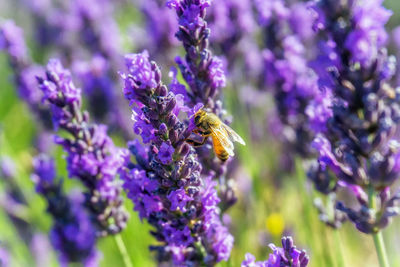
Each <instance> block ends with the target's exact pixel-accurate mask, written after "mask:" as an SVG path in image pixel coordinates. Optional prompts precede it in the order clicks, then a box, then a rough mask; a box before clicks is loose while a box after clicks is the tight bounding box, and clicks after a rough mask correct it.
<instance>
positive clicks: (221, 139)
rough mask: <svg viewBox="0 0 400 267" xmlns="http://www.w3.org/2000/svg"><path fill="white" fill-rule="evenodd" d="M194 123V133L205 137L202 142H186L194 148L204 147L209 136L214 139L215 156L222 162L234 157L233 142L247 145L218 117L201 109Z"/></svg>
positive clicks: (195, 116) (190, 140)
mask: <svg viewBox="0 0 400 267" xmlns="http://www.w3.org/2000/svg"><path fill="white" fill-rule="evenodd" d="M194 123H195V125H196V129H194V130H193V132H194V133H196V134H199V135H200V136H202V137H203V140H202V141H201V142H197V141H195V140H192V139H187V140H186V142H188V143H189V144H192V145H193V146H201V145H203V144H204V143H205V142H206V141H207V138H208V137H209V136H211V138H212V143H213V148H214V152H215V155H216V156H217V157H218V158H219V159H220V160H221V161H226V160H227V159H228V158H229V156H234V155H235V153H234V152H233V149H234V146H233V142H238V143H240V144H242V145H246V143H245V142H244V141H243V139H242V138H241V137H240V136H239V135H238V134H237V133H236V132H235V131H234V130H233V129H232V128H231V127H229V126H228V125H226V124H225V123H223V122H222V121H221V119H220V118H218V116H217V115H215V114H214V113H211V112H207V111H205V110H203V109H200V110H199V111H197V112H196V114H195V115H194Z"/></svg>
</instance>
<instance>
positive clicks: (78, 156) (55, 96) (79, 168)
mask: <svg viewBox="0 0 400 267" xmlns="http://www.w3.org/2000/svg"><path fill="white" fill-rule="evenodd" d="M37 79H38V82H39V87H40V89H41V90H42V91H43V93H44V95H45V97H44V99H45V100H46V101H47V102H48V103H49V104H50V107H51V111H52V115H53V123H54V128H55V130H59V129H62V130H64V131H66V132H67V133H68V134H69V136H68V137H65V138H63V137H61V136H58V137H56V138H55V142H56V143H57V144H59V145H61V146H62V147H63V148H64V150H65V151H66V152H67V169H68V173H69V176H70V177H71V178H77V179H79V180H80V181H81V182H82V183H83V184H84V186H85V187H86V190H87V191H86V193H85V197H86V199H85V205H86V207H87V208H88V209H89V210H90V213H91V214H92V216H93V221H94V223H95V225H96V226H97V229H98V234H99V235H101V236H105V235H108V234H116V233H119V232H120V231H122V229H124V228H125V226H126V221H127V219H128V215H127V213H126V211H125V210H124V207H123V198H122V196H121V190H122V189H121V185H120V183H119V181H117V180H116V175H117V172H118V170H119V168H120V167H121V166H122V164H123V158H124V155H125V154H126V153H127V152H126V151H125V150H124V149H120V148H117V147H115V146H114V144H113V141H112V140H111V138H110V137H109V136H107V127H106V126H105V125H97V124H91V123H90V121H89V114H88V113H87V112H82V111H81V94H80V93H81V91H80V89H79V88H76V87H75V86H74V84H73V82H72V77H71V74H70V72H69V71H68V70H66V69H64V68H63V66H62V65H61V63H60V62H59V61H58V60H55V59H52V60H50V61H49V63H48V65H47V71H46V77H38V78H37Z"/></svg>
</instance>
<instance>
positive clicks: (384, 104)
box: [312, 0, 400, 234]
mask: <svg viewBox="0 0 400 267" xmlns="http://www.w3.org/2000/svg"><path fill="white" fill-rule="evenodd" d="M312 8H313V9H314V10H315V11H316V12H315V14H316V21H315V25H314V28H315V29H317V30H318V33H319V34H318V36H319V37H320V40H319V41H320V46H319V48H320V49H319V55H318V58H317V59H316V60H315V62H313V65H314V69H315V71H316V72H317V74H318V76H319V77H318V78H319V84H320V87H321V88H322V89H323V90H325V91H327V92H328V93H329V95H331V103H332V104H331V106H330V109H331V115H330V116H326V117H325V116H321V117H320V122H319V124H321V123H323V122H324V121H325V127H319V129H320V131H321V133H319V134H318V135H317V136H316V138H315V140H314V142H313V147H314V148H315V149H316V150H317V151H318V152H319V166H318V169H319V171H320V172H323V171H327V172H329V173H330V175H332V176H334V177H335V179H336V182H337V185H339V186H342V187H346V188H347V189H348V191H349V192H351V193H352V194H353V196H354V197H355V198H356V199H357V201H358V204H359V205H358V206H357V207H352V206H347V205H345V204H343V203H342V202H337V204H336V208H337V209H338V210H340V211H342V212H344V213H346V214H347V217H348V218H349V219H350V220H351V221H352V222H353V223H354V224H355V226H356V228H357V229H358V230H359V231H361V232H363V233H368V234H376V233H378V232H379V231H380V230H381V229H383V228H384V227H386V226H387V225H388V224H389V222H390V220H391V218H392V217H393V216H396V215H398V214H399V209H398V207H399V202H400V191H398V188H397V189H395V188H394V187H395V184H396V181H398V179H399V177H400V168H399V166H400V161H399V159H400V144H399V143H398V141H397V140H396V139H395V138H394V135H395V133H396V132H397V131H398V127H399V123H400V101H399V100H400V94H399V90H398V89H394V88H393V87H392V86H391V85H390V83H389V81H390V79H391V77H392V76H393V74H394V70H395V58H394V57H390V56H388V55H387V51H386V49H385V47H384V45H385V41H386V35H387V34H386V31H385V28H384V25H385V23H386V22H387V21H388V19H389V17H390V16H391V14H392V13H391V11H389V10H387V9H385V8H384V7H383V6H382V0H371V1H363V0H360V1H350V0H349V1H343V2H341V3H340V4H338V3H337V1H333V0H322V1H319V2H316V3H313V6H312ZM321 106H323V103H321V105H318V104H317V105H315V107H316V108H320V109H321V110H323V109H324V108H323V107H321ZM314 114H317V113H316V112H314ZM325 115H327V114H325ZM321 177H322V176H320V178H321ZM392 193H394V194H393V195H392ZM377 203H379V204H377ZM376 204H377V205H376Z"/></svg>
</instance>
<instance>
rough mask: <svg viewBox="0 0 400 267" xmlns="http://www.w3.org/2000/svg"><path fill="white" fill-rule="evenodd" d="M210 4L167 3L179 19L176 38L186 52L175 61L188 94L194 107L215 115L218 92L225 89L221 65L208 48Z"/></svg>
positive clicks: (180, 0) (204, 1)
mask: <svg viewBox="0 0 400 267" xmlns="http://www.w3.org/2000/svg"><path fill="white" fill-rule="evenodd" d="M210 4H211V1H209V0H170V1H168V2H167V6H168V7H169V8H174V9H175V10H176V14H177V15H178V22H179V31H178V32H177V33H176V37H177V38H178V39H179V40H180V41H181V42H182V44H183V47H184V48H185V51H186V56H185V59H182V58H180V57H177V58H176V63H177V64H178V66H179V68H180V70H181V72H182V75H183V78H184V79H185V81H186V82H187V83H188V85H189V87H190V92H189V93H188V95H189V97H190V99H191V102H192V103H193V105H195V104H197V103H199V102H200V103H203V104H204V106H206V107H207V108H210V109H212V110H213V112H214V113H217V115H219V112H216V110H215V109H216V108H217V106H216V99H215V97H216V96H217V95H218V93H219V89H220V88H221V87H223V86H225V83H226V78H225V74H224V70H223V62H222V61H221V59H219V58H217V57H213V55H212V53H211V51H210V50H209V49H208V47H209V44H208V43H209V40H208V39H209V35H210V29H209V28H208V27H207V22H206V21H205V15H206V8H207V7H209V6H210Z"/></svg>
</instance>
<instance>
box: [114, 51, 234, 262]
mask: <svg viewBox="0 0 400 267" xmlns="http://www.w3.org/2000/svg"><path fill="white" fill-rule="evenodd" d="M126 65H127V68H128V73H126V74H122V75H121V76H122V78H123V79H124V81H125V87H124V94H125V97H126V98H127V99H128V100H129V101H130V103H131V104H132V105H133V119H134V121H135V123H134V131H135V132H136V133H137V134H140V135H141V137H142V139H143V143H144V145H141V144H140V143H139V141H138V140H135V141H133V142H131V143H129V148H130V150H131V152H132V154H133V155H134V156H135V158H136V162H137V163H135V164H134V163H131V162H127V168H126V170H125V171H124V172H123V174H122V175H123V176H122V177H123V179H124V182H125V183H124V188H125V190H126V191H127V195H128V198H130V199H132V201H133V202H134V209H135V210H136V211H138V212H139V216H140V218H141V219H147V221H148V222H149V223H150V224H151V225H152V226H153V227H154V228H155V229H154V231H152V234H153V235H154V237H155V238H156V239H157V241H158V243H159V245H157V246H153V247H151V249H152V250H154V251H156V252H157V256H158V261H159V262H162V261H171V260H172V262H173V263H174V264H175V265H176V266H203V265H205V266H214V265H215V264H216V263H217V262H219V261H222V260H227V259H228V258H229V255H230V251H231V249H232V245H233V237H232V236H231V235H230V234H229V232H228V230H227V228H226V227H224V226H223V225H222V223H221V221H220V219H219V209H218V206H217V205H218V202H219V201H220V200H219V198H218V196H217V191H216V189H215V185H216V184H215V182H212V181H211V180H210V179H200V172H201V165H200V164H199V162H198V159H197V155H196V153H195V151H194V149H193V148H192V147H191V146H189V145H188V144H186V143H185V139H186V138H187V137H188V136H189V135H190V133H191V131H192V130H193V129H192V128H190V127H188V126H187V125H188V123H187V121H186V122H182V121H180V119H179V118H178V116H179V115H183V114H180V113H182V111H186V112H189V111H190V109H189V108H187V107H185V106H184V105H183V104H182V103H180V102H178V101H177V99H179V98H180V97H181V96H182V95H175V94H174V93H173V92H171V91H169V90H168V88H167V87H166V86H165V85H163V84H162V83H161V72H160V69H159V68H158V67H157V65H156V64H155V62H151V61H149V56H148V54H147V52H143V53H141V54H132V55H127V56H126Z"/></svg>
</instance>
